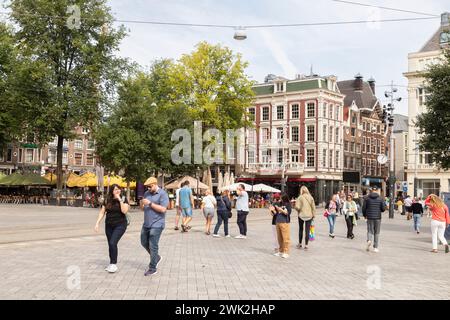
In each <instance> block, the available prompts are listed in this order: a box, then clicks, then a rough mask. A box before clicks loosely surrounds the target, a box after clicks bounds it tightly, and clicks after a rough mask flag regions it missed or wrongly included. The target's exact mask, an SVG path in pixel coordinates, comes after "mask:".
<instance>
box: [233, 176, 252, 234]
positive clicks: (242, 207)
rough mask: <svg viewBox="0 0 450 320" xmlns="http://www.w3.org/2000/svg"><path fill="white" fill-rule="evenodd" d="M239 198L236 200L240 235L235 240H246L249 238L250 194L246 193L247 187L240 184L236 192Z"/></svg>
mask: <svg viewBox="0 0 450 320" xmlns="http://www.w3.org/2000/svg"><path fill="white" fill-rule="evenodd" d="M236 192H237V194H238V198H237V200H236V209H237V224H238V226H239V231H240V235H238V236H237V237H235V239H246V238H247V215H248V212H249V211H250V210H249V207H248V193H247V192H246V191H245V186H244V185H243V184H240V185H239V187H238V188H237V190H236Z"/></svg>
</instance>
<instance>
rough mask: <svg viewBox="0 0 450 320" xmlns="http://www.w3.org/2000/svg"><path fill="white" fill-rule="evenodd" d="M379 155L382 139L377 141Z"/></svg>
mask: <svg viewBox="0 0 450 320" xmlns="http://www.w3.org/2000/svg"><path fill="white" fill-rule="evenodd" d="M377 153H378V154H380V153H381V141H380V139H377Z"/></svg>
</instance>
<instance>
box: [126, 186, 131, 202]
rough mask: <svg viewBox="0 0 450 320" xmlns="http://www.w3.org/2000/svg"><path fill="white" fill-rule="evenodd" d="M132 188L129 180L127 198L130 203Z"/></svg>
mask: <svg viewBox="0 0 450 320" xmlns="http://www.w3.org/2000/svg"><path fill="white" fill-rule="evenodd" d="M130 197H131V190H130V181H127V200H128V203H130Z"/></svg>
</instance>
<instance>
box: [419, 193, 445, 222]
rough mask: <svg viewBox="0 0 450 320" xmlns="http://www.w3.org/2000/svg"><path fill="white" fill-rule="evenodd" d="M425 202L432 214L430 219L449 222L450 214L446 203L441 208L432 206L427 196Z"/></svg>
mask: <svg viewBox="0 0 450 320" xmlns="http://www.w3.org/2000/svg"><path fill="white" fill-rule="evenodd" d="M427 200H428V201H427ZM425 204H426V205H427V206H428V207H430V210H431V213H432V214H433V215H432V217H431V219H433V220H436V221H441V222H446V223H447V224H450V215H449V213H448V207H447V205H445V204H444V206H443V207H442V208H439V207H435V206H432V205H431V204H430V202H429V199H428V198H427V199H426V200H425Z"/></svg>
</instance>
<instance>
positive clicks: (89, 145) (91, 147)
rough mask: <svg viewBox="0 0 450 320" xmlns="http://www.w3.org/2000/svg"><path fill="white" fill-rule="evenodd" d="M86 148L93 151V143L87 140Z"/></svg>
mask: <svg viewBox="0 0 450 320" xmlns="http://www.w3.org/2000/svg"><path fill="white" fill-rule="evenodd" d="M87 148H88V150H94V149H95V141H93V140H89V141H88V145H87Z"/></svg>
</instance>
